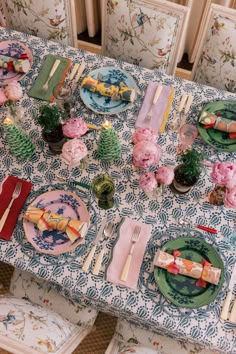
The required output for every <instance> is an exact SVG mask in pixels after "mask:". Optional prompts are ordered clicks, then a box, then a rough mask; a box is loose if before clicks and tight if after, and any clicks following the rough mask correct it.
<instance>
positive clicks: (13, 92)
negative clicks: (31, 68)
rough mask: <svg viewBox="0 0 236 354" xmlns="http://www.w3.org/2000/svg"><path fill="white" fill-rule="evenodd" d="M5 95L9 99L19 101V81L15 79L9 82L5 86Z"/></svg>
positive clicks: (20, 93) (21, 94) (20, 91)
mask: <svg viewBox="0 0 236 354" xmlns="http://www.w3.org/2000/svg"><path fill="white" fill-rule="evenodd" d="M5 95H6V96H7V98H8V100H9V101H19V100H20V99H21V97H22V96H23V92H22V88H21V86H20V84H19V82H17V81H15V80H13V81H11V82H9V84H8V85H7V87H6V88H5Z"/></svg>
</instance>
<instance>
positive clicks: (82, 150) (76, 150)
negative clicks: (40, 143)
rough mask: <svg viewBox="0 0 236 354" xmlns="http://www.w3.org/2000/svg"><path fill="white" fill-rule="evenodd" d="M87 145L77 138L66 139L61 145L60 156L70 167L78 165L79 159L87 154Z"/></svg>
mask: <svg viewBox="0 0 236 354" xmlns="http://www.w3.org/2000/svg"><path fill="white" fill-rule="evenodd" d="M87 153H88V149H87V146H86V145H85V144H84V143H83V142H82V141H81V140H79V139H72V140H69V141H67V142H66V143H65V144H64V145H63V147H62V153H61V158H62V160H64V161H65V162H66V163H67V164H68V165H69V166H70V167H76V166H79V165H80V162H81V160H82V159H83V158H84V157H85V156H86V155H87Z"/></svg>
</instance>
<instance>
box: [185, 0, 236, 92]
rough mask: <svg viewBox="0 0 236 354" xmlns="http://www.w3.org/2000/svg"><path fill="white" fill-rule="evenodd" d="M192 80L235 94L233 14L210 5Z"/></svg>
mask: <svg viewBox="0 0 236 354" xmlns="http://www.w3.org/2000/svg"><path fill="white" fill-rule="evenodd" d="M205 26H206V28H205V36H203V39H202V43H201V44H200V47H199V53H198V55H197V57H196V60H195V64H194V67H193V72H192V74H193V80H194V81H197V82H199V83H202V84H206V85H210V86H213V87H216V88H219V89H223V90H227V91H231V92H234V93H236V47H235V43H236V11H235V10H232V9H226V8H225V7H223V6H217V5H212V6H211V10H210V14H209V17H208V20H207V22H206V25H205Z"/></svg>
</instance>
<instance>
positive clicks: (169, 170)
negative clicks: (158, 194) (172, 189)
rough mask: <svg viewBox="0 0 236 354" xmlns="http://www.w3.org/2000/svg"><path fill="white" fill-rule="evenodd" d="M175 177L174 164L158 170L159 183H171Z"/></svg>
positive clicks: (157, 178)
mask: <svg viewBox="0 0 236 354" xmlns="http://www.w3.org/2000/svg"><path fill="white" fill-rule="evenodd" d="M173 179H174V168H173V167H172V166H161V167H159V168H158V170H157V171H156V180H157V182H158V183H161V184H166V185H169V184H171V183H172V181H173Z"/></svg>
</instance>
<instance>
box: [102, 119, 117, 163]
mask: <svg viewBox="0 0 236 354" xmlns="http://www.w3.org/2000/svg"><path fill="white" fill-rule="evenodd" d="M120 155H121V146H120V142H119V140H118V136H117V134H116V132H115V130H114V129H113V128H112V125H111V123H110V122H108V121H105V123H103V124H102V129H101V135H100V138H99V142H98V156H99V157H100V159H101V160H104V161H108V162H111V161H115V160H118V159H119V158H120Z"/></svg>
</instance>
